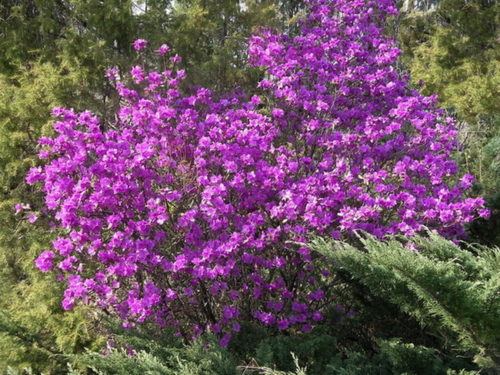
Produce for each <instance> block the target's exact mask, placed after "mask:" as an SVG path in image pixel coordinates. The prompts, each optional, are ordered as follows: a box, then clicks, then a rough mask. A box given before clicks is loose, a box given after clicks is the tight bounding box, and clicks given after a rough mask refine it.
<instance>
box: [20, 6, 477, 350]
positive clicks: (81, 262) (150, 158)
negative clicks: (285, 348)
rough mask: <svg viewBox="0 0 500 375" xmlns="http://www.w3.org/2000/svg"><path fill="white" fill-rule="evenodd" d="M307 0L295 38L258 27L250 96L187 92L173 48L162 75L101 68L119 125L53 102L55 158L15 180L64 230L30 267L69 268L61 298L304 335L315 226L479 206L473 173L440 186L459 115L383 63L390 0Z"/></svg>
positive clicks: (452, 221)
mask: <svg viewBox="0 0 500 375" xmlns="http://www.w3.org/2000/svg"><path fill="white" fill-rule="evenodd" d="M308 3H309V13H308V14H309V15H308V17H307V19H305V20H304V21H303V22H302V33H301V35H299V36H297V37H295V38H291V37H289V36H287V35H276V34H274V33H272V32H270V31H266V30H262V31H261V32H260V33H259V35H255V36H254V37H252V39H251V41H250V48H249V54H250V59H251V63H252V64H254V65H258V66H263V67H264V68H265V70H266V72H267V76H266V79H265V80H263V81H261V82H260V84H259V86H260V88H261V95H256V96H252V97H250V98H248V97H246V96H245V95H243V94H241V93H233V94H228V95H224V96H221V97H216V96H215V94H213V93H212V92H210V91H209V90H206V89H203V88H198V89H196V90H194V91H191V92H186V91H183V90H181V89H180V84H181V82H182V80H183V78H184V77H185V73H184V71H183V70H181V69H178V68H176V66H175V64H176V63H177V62H178V61H179V58H178V57H177V56H174V57H172V58H171V59H170V61H171V62H172V63H173V64H174V66H173V68H172V69H171V70H166V71H163V72H154V71H153V72H147V71H145V70H144V69H143V68H142V67H140V66H136V67H134V68H132V70H131V71H130V75H129V78H130V79H131V84H130V85H126V84H125V83H123V82H122V81H121V80H120V79H119V78H118V71H117V70H116V69H113V70H110V71H109V72H108V77H109V78H110V79H111V80H112V81H113V82H114V84H115V85H116V89H117V91H118V93H119V95H120V96H121V97H122V99H123V100H122V103H123V104H122V106H121V108H120V110H119V111H118V114H117V120H116V122H115V123H113V124H104V123H101V122H100V121H99V119H98V118H97V117H96V116H94V115H93V114H91V113H89V112H82V113H75V112H74V111H72V110H66V109H61V108H56V109H54V115H55V116H56V117H57V118H58V119H59V121H57V122H56V123H55V125H54V128H55V131H56V132H57V136H56V137H54V138H42V139H40V145H41V148H42V150H41V152H40V158H43V159H49V161H48V162H47V163H46V164H45V165H44V166H43V167H38V168H34V169H32V170H31V171H30V173H29V175H28V178H27V181H28V182H29V183H36V182H41V183H42V186H43V192H44V193H45V205H46V207H47V209H48V210H50V211H51V212H53V213H54V220H55V221H56V223H57V226H58V228H59V229H58V235H59V237H58V238H57V239H56V240H55V241H54V242H53V250H48V251H45V252H43V253H42V254H41V255H40V257H39V258H38V260H37V261H36V264H37V266H38V267H39V268H40V269H41V270H42V271H48V270H50V269H51V268H53V267H57V269H58V270H59V271H58V272H60V273H62V274H64V275H65V280H66V282H67V284H68V288H67V290H66V292H65V297H64V300H63V306H64V308H66V309H70V308H71V307H72V306H73V305H74V304H75V303H76V302H77V301H78V300H82V301H84V302H88V301H92V302H93V303H95V304H97V305H98V306H100V307H102V308H106V309H108V310H114V311H116V312H117V313H118V314H119V315H120V316H121V317H122V319H123V320H124V321H125V322H130V323H131V322H141V321H144V320H146V319H152V320H155V321H156V322H157V323H158V324H159V325H173V326H175V327H178V329H179V334H183V335H188V336H189V335H197V334H199V333H201V332H203V331H205V330H210V331H212V332H215V333H218V334H220V335H221V337H222V339H221V343H222V344H227V342H228V341H229V339H230V337H231V332H235V331H238V330H239V329H240V325H239V323H238V322H239V321H240V320H241V319H249V318H253V319H256V320H258V321H260V322H261V323H262V324H264V325H267V326H272V327H275V328H276V329H280V330H284V329H288V328H291V327H296V328H299V329H302V330H304V331H307V330H309V329H311V324H314V322H317V321H320V320H322V318H323V317H322V314H321V312H320V311H319V307H320V306H321V305H322V304H323V303H324V301H325V299H327V298H328V293H329V292H330V291H329V290H327V289H324V288H323V289H322V285H323V283H324V281H325V280H327V279H328V277H329V274H328V271H327V270H325V269H322V268H321V267H319V266H318V264H320V263H321V262H318V260H317V259H316V258H315V257H314V256H313V255H312V254H311V252H310V251H309V249H308V248H307V246H306V245H305V243H306V241H307V238H308V236H309V235H310V234H313V233H314V234H322V235H329V236H332V237H334V238H344V239H347V238H349V237H350V236H352V235H353V233H354V231H356V230H364V231H367V232H370V233H372V234H374V235H376V236H379V237H383V236H385V235H389V234H398V233H402V234H406V235H412V234H414V233H416V232H418V231H420V230H422V229H423V226H427V227H431V228H436V229H438V230H439V231H440V232H441V233H442V234H444V235H447V236H449V237H457V236H460V235H461V234H462V229H461V228H462V224H463V223H466V222H469V221H471V220H472V219H473V218H474V217H475V216H476V215H478V214H480V215H483V216H484V215H487V211H486V210H484V209H482V205H483V201H482V199H472V198H467V199H466V198H464V197H463V195H464V194H463V193H464V190H466V189H468V188H469V187H470V186H471V184H472V177H471V176H468V175H466V176H464V177H463V178H462V180H461V182H460V183H459V184H458V185H456V186H454V185H451V184H450V181H451V178H453V177H455V175H456V174H457V172H458V171H457V167H456V165H455V163H454V162H453V161H452V160H451V159H450V156H449V155H450V153H451V152H452V151H453V150H454V149H455V148H456V147H457V145H456V142H455V136H456V130H455V128H454V126H453V121H452V120H451V119H445V118H442V113H441V112H440V111H439V110H437V109H436V108H435V98H434V97H423V96H421V95H420V94H419V93H418V92H416V91H412V90H410V89H409V88H408V83H407V80H406V78H405V77H401V76H400V75H399V73H398V72H397V71H396V70H395V68H394V64H395V61H396V59H397V57H398V50H397V48H396V47H395V45H394V42H393V41H391V40H388V39H387V38H386V37H385V36H384V35H383V33H382V29H381V25H382V23H383V21H384V18H385V17H386V16H387V15H388V14H392V13H394V12H395V10H394V8H393V7H392V4H391V1H389V0H377V1H366V0H310V1H309V2H308ZM146 45H147V42H146V41H144V40H139V41H137V42H136V43H135V44H134V47H135V48H136V49H137V50H142V49H143V48H145V47H146ZM168 52H169V48H168V46H166V45H163V46H161V47H160V48H159V49H158V50H157V54H160V55H165V54H167V53H168ZM301 242H302V243H304V246H300V245H298V244H300V243H301Z"/></svg>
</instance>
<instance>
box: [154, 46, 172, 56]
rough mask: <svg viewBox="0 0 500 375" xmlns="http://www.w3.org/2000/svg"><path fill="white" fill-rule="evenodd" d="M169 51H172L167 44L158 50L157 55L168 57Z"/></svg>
mask: <svg viewBox="0 0 500 375" xmlns="http://www.w3.org/2000/svg"><path fill="white" fill-rule="evenodd" d="M168 51H170V47H169V46H168V45H166V44H162V45H161V46H160V47H159V48H158V49H157V50H156V54H158V55H160V56H163V55H166V54H167V53H168Z"/></svg>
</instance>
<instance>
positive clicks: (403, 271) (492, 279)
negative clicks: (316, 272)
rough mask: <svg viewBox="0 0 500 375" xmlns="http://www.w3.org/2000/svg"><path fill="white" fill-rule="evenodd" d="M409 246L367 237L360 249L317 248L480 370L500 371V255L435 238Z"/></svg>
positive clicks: (319, 244) (321, 245)
mask: <svg viewBox="0 0 500 375" xmlns="http://www.w3.org/2000/svg"><path fill="white" fill-rule="evenodd" d="M409 241H410V242H408V243H407V244H406V246H405V245H404V244H403V243H402V242H400V241H398V240H396V239H393V240H387V241H385V242H382V241H378V240H376V239H375V238H373V237H371V236H366V237H360V243H361V249H358V248H356V247H354V246H352V245H349V244H346V243H340V242H338V243H329V242H328V241H325V240H316V241H315V242H314V244H313V247H314V248H315V249H316V250H317V251H319V252H321V253H322V254H324V255H326V256H328V257H330V258H332V259H334V260H335V261H336V262H338V266H339V267H340V269H342V270H346V271H347V272H349V273H350V274H351V275H352V276H353V277H354V278H356V279H358V280H360V281H361V282H362V283H363V284H364V285H366V286H367V287H368V288H369V290H370V291H371V292H373V293H374V294H376V295H379V296H381V297H383V298H385V299H387V300H388V301H390V302H391V303H394V304H396V305H397V306H399V308H400V309H401V310H402V311H403V312H405V313H406V314H409V315H410V316H413V317H415V318H416V319H417V320H418V321H419V322H420V323H421V324H422V326H424V327H427V328H428V329H432V330H433V331H434V332H436V334H440V335H444V337H447V338H448V339H449V340H450V341H449V342H450V343H453V344H452V345H454V346H456V348H458V349H460V350H462V351H464V353H469V354H470V355H474V360H475V362H476V363H478V364H479V365H481V366H484V367H489V368H496V369H498V368H499V365H500V357H499V349H500V335H499V332H500V297H499V290H500V289H499V288H500V273H499V270H500V251H499V250H498V249H488V248H482V247H471V248H470V249H461V248H459V247H458V246H457V245H456V244H454V243H452V242H450V241H447V240H445V239H443V238H440V237H439V236H437V235H436V234H434V233H429V237H415V238H411V240H409ZM360 250H362V251H360Z"/></svg>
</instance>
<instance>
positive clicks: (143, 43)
mask: <svg viewBox="0 0 500 375" xmlns="http://www.w3.org/2000/svg"><path fill="white" fill-rule="evenodd" d="M147 45H148V41H147V40H145V39H137V40H136V41H134V49H135V50H136V51H141V50H143V49H144V48H146V47H147Z"/></svg>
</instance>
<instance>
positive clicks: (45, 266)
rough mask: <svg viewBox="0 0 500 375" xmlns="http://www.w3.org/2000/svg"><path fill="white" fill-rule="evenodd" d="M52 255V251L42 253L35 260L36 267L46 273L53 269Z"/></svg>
mask: <svg viewBox="0 0 500 375" xmlns="http://www.w3.org/2000/svg"><path fill="white" fill-rule="evenodd" d="M53 261H54V253H53V252H52V251H44V252H42V253H41V254H40V255H39V256H38V258H37V259H36V260H35V265H36V267H37V268H38V269H39V270H40V271H42V272H48V271H50V270H51V269H52V267H53Z"/></svg>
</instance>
